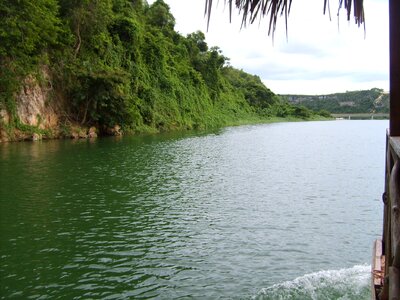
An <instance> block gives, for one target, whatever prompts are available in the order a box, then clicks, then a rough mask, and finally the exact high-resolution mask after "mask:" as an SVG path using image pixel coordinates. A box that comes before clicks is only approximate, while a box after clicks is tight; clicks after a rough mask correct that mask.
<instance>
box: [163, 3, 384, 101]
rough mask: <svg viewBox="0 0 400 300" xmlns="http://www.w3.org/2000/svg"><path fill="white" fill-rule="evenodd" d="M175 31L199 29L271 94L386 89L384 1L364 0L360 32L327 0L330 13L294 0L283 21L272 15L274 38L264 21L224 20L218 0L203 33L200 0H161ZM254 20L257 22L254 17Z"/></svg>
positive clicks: (224, 12) (225, 14)
mask: <svg viewBox="0 0 400 300" xmlns="http://www.w3.org/2000/svg"><path fill="white" fill-rule="evenodd" d="M164 1H165V2H166V3H168V5H169V6H170V8H171V12H172V14H173V15H174V16H175V19H176V30H177V31H179V32H180V33H181V34H183V35H186V34H188V33H191V32H194V31H197V30H201V31H203V32H204V33H205V34H206V40H207V43H208V44H209V46H219V47H220V48H221V49H222V51H223V54H224V55H225V56H227V57H229V58H230V59H231V65H232V66H234V67H236V68H239V69H243V70H245V71H247V72H249V73H252V74H256V75H259V76H260V78H261V79H262V80H263V81H264V83H265V84H266V85H267V86H268V87H269V88H270V89H271V90H273V91H274V92H275V93H280V94H286V93H303V94H324V93H333V92H342V91H346V90H358V89H370V88H373V87H378V88H383V89H385V90H388V89H389V80H388V77H389V75H388V73H389V38H388V10H389V9H388V3H387V1H384V0H370V1H364V6H365V15H366V32H365V37H364V29H363V28H358V27H357V26H356V25H355V24H354V21H353V20H351V21H350V22H348V21H347V20H346V13H345V11H344V10H342V11H341V12H340V16H339V21H338V17H337V6H334V4H336V5H337V3H336V1H331V18H332V20H331V21H330V20H329V16H326V15H323V13H322V11H323V0H303V1H300V0H295V1H293V4H292V9H291V13H290V16H289V20H288V37H287V38H286V32H285V22H284V19H283V18H280V19H279V20H278V25H277V31H276V32H275V37H274V40H272V38H271V37H268V35H267V32H268V28H267V26H268V22H267V20H263V21H261V22H260V24H259V25H258V24H253V25H250V26H248V27H247V28H243V29H242V30H240V27H241V26H240V25H241V19H240V17H239V16H238V15H237V13H234V14H233V18H232V24H230V23H229V12H228V9H227V8H225V9H224V4H223V3H224V1H222V0H220V1H216V0H215V1H214V2H215V3H217V2H219V4H218V6H217V5H215V6H214V8H213V11H212V15H211V22H210V27H209V30H208V32H207V20H206V18H205V17H204V3H205V0H164ZM255 23H257V22H255Z"/></svg>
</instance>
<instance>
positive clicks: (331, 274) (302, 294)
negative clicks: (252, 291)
mask: <svg viewBox="0 0 400 300" xmlns="http://www.w3.org/2000/svg"><path fill="white" fill-rule="evenodd" d="M370 278H371V267H370V266H367V265H361V266H354V267H352V268H348V269H340V270H328V271H319V272H316V273H311V274H306V275H304V276H301V277H298V278H296V279H294V280H292V281H285V282H282V283H278V284H274V285H272V286H270V287H268V288H263V289H262V290H261V291H260V292H259V293H258V294H257V295H256V296H254V297H253V299H255V300H264V299H271V300H272V299H273V300H286V299H302V300H303V299H304V300H306V299H311V300H321V299H323V300H325V299H326V300H328V299H329V300H331V299H338V300H356V299H357V300H362V299H370V297H371V296H370V287H369V284H370Z"/></svg>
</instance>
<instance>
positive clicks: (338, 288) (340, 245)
mask: <svg viewBox="0 0 400 300" xmlns="http://www.w3.org/2000/svg"><path fill="white" fill-rule="evenodd" d="M387 126H388V122H387V121H329V122H301V123H277V124H267V125H255V126H241V127H232V128H226V129H221V130H218V131H214V132H208V133H193V132H191V133H185V134H183V133H180V134H179V133H175V134H160V135H157V136H132V137H123V138H119V139H117V138H102V139H97V140H92V141H90V140H79V141H72V140H57V141H43V142H24V143H10V144H3V145H0V240H1V244H0V259H1V261H0V280H1V282H0V285H1V286H0V297H1V299H273V300H275V299H369V278H370V274H369V272H370V270H369V268H370V267H369V265H370V261H371V252H372V249H371V247H372V242H373V240H374V239H375V238H376V237H379V235H380V233H381V223H382V204H381V200H380V198H381V194H382V192H383V184H384V183H383V179H384V160H385V158H384V157H385V154H384V151H385V129H386V127H387Z"/></svg>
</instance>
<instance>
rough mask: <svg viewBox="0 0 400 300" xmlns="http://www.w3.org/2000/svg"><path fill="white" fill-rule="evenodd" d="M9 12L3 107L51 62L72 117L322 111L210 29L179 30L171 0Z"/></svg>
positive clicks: (32, 6) (235, 116)
mask: <svg viewBox="0 0 400 300" xmlns="http://www.w3.org/2000/svg"><path fill="white" fill-rule="evenodd" d="M0 18H1V20H2V22H1V23H0V109H1V107H3V108H6V109H7V110H8V111H10V112H11V113H13V109H14V106H15V104H14V102H15V99H14V98H15V94H16V92H17V91H18V90H19V89H20V88H21V82H23V79H24V78H25V77H26V76H27V75H28V74H36V76H39V74H40V70H41V68H43V67H45V68H46V69H48V70H49V72H50V75H51V80H52V82H51V86H52V87H53V88H54V91H53V94H54V98H57V97H58V98H62V99H63V101H64V102H66V103H65V105H64V106H65V114H64V115H65V120H64V122H69V123H75V124H81V125H86V126H91V125H95V126H98V127H99V128H107V127H110V126H114V125H115V124H119V125H122V126H123V127H124V128H125V129H131V130H134V131H144V130H171V129H177V128H188V129H190V128H204V127H212V126H221V125H225V124H233V123H237V122H239V121H245V120H248V121H250V120H260V119H261V118H265V117H288V116H294V117H299V118H303V119H308V118H312V117H313V116H315V115H314V114H313V113H312V112H311V111H310V110H308V109H306V108H305V107H295V106H293V105H290V104H288V103H287V102H285V101H283V100H282V99H281V98H280V97H277V96H276V95H275V94H274V93H273V92H271V91H270V90H269V89H268V88H266V87H265V86H264V84H263V83H262V82H261V80H260V78H258V77H257V76H252V75H249V74H247V73H245V72H243V71H240V70H237V69H234V68H233V67H230V66H227V64H226V62H227V61H228V58H226V57H225V56H223V55H222V53H221V51H220V50H219V49H218V48H217V47H213V48H210V49H209V47H208V45H207V43H206V41H205V37H204V34H203V33H201V32H195V33H192V34H189V35H188V36H186V37H184V36H182V35H180V34H178V33H177V32H176V31H175V30H174V25H175V19H174V17H173V15H172V14H171V13H170V11H169V7H168V5H167V4H165V3H164V2H163V1H162V0H157V1H155V2H154V3H153V4H152V5H150V6H149V5H148V4H147V3H146V2H143V1H141V0H133V1H132V0H19V1H14V0H4V1H2V2H1V3H0ZM60 95H61V96H60ZM13 116H14V119H15V120H14V121H15V122H16V123H18V120H16V118H17V117H16V115H15V114H13Z"/></svg>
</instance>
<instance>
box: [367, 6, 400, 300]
mask: <svg viewBox="0 0 400 300" xmlns="http://www.w3.org/2000/svg"><path fill="white" fill-rule="evenodd" d="M389 27H390V127H389V130H388V132H387V139H386V171H385V176H386V178H385V192H384V193H383V197H382V198H383V203H384V215H383V236H382V240H377V241H375V243H374V251H373V260H372V299H380V300H387V299H390V300H394V299H400V1H398V0H389Z"/></svg>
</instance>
